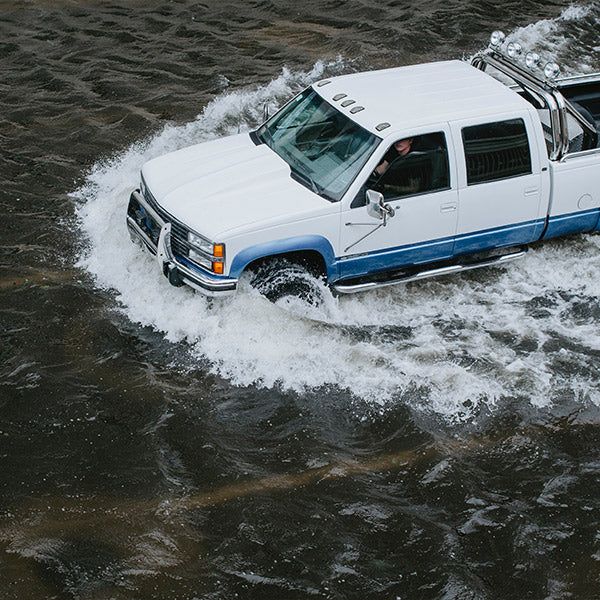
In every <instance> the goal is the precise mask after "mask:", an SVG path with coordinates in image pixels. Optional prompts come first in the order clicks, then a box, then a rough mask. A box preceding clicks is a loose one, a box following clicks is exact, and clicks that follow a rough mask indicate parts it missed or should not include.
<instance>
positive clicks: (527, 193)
mask: <svg viewBox="0 0 600 600" xmlns="http://www.w3.org/2000/svg"><path fill="white" fill-rule="evenodd" d="M539 191H540V188H527V189H526V190H525V191H524V192H523V195H524V196H535V195H537V194H538V192H539Z"/></svg>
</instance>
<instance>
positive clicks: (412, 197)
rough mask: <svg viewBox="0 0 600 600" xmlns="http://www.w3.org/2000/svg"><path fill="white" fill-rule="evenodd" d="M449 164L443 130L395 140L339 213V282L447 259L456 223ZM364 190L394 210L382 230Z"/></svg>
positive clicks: (455, 196)
mask: <svg viewBox="0 0 600 600" xmlns="http://www.w3.org/2000/svg"><path fill="white" fill-rule="evenodd" d="M407 139H409V142H410V143H408V144H407V142H406V140H407ZM407 146H409V151H408V152H406V147H407ZM395 148H398V150H397V151H396V150H395ZM452 164H453V161H452V162H451V161H449V160H448V146H447V142H446V133H445V132H443V131H441V132H435V133H431V134H425V135H419V136H415V137H412V138H404V139H402V140H401V139H397V140H395V141H394V144H392V145H391V146H390V148H389V150H388V151H387V152H386V153H385V154H384V155H383V157H382V159H381V162H380V164H379V165H378V166H377V168H376V169H375V171H374V172H373V174H372V175H371V176H370V177H369V179H368V180H367V181H366V182H365V184H364V185H363V187H362V188H361V190H360V191H359V193H358V195H357V196H356V197H355V198H354V200H353V202H352V203H351V204H350V205H349V206H348V207H347V208H346V209H345V210H343V211H342V213H341V236H340V241H341V247H340V251H341V255H340V260H339V263H338V264H339V277H340V278H342V279H347V278H350V277H359V276H361V275H366V274H372V273H376V272H382V271H389V270H394V269H398V268H401V267H404V266H409V265H415V264H419V263H426V262H432V261H437V260H443V259H445V258H449V257H451V256H452V253H453V246H454V236H455V233H456V227H457V219H458V193H457V190H456V186H455V185H454V186H453V185H452V182H454V181H456V177H455V172H454V168H453V166H451V165H452ZM453 188H454V189H453ZM367 189H374V190H376V191H379V192H381V193H382V194H383V196H384V199H385V201H386V203H388V204H389V205H390V206H391V207H392V208H393V209H394V211H395V215H394V216H393V217H391V218H388V219H387V220H386V224H385V226H383V222H382V220H381V219H378V218H375V217H372V216H370V215H369V214H368V212H367V207H366V203H365V192H366V190H367Z"/></svg>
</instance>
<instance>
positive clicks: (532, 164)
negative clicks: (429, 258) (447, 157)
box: [451, 112, 549, 255]
mask: <svg viewBox="0 0 600 600" xmlns="http://www.w3.org/2000/svg"><path fill="white" fill-rule="evenodd" d="M451 128H452V136H453V139H454V145H455V148H456V149H457V152H456V154H457V160H458V178H459V191H458V196H459V214H458V228H457V235H456V240H455V246H454V254H455V255H456V254H465V253H471V252H478V251H483V250H490V249H493V248H497V247H502V246H513V245H520V244H527V243H529V242H532V241H534V240H536V239H538V238H539V237H540V235H541V233H542V231H543V228H544V222H545V215H546V206H547V198H548V194H549V189H548V185H547V181H548V173H547V172H544V173H542V166H541V165H542V161H541V160H540V148H539V147H538V145H537V136H536V135H535V130H534V127H533V122H532V120H531V117H530V115H529V113H527V112H523V114H519V115H515V114H511V115H506V116H505V118H494V119H492V118H487V119H486V118H482V117H479V118H476V119H466V120H463V121H458V122H454V123H452V124H451ZM543 164H545V162H544V163H543ZM546 170H547V167H546Z"/></svg>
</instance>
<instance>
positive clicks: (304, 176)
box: [290, 167, 332, 201]
mask: <svg viewBox="0 0 600 600" xmlns="http://www.w3.org/2000/svg"><path fill="white" fill-rule="evenodd" d="M290 169H291V173H290V174H291V176H292V178H293V179H295V180H296V181H298V182H299V183H301V184H302V185H304V186H305V187H310V188H311V189H312V191H313V192H314V193H315V194H317V196H321V197H322V198H325V199H326V200H329V201H332V200H331V198H330V197H329V196H328V195H327V194H326V193H325V190H324V189H323V188H322V187H321V186H319V185H318V184H317V183H316V181H315V180H314V179H313V178H312V177H311V176H310V175H309V174H308V173H305V172H303V171H300V170H298V169H296V168H295V167H290ZM306 184H308V186H307V185H306Z"/></svg>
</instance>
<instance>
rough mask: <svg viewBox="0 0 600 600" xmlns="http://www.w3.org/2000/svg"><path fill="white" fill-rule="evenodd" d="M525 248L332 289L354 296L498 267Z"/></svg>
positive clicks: (521, 253) (523, 254) (335, 286)
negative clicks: (444, 276)
mask: <svg viewBox="0 0 600 600" xmlns="http://www.w3.org/2000/svg"><path fill="white" fill-rule="evenodd" d="M526 252H527V248H522V249H520V250H519V251H518V252H512V253H510V254H502V255H500V256H492V257H488V258H485V259H483V260H480V261H477V262H472V263H466V264H457V265H448V266H445V267H438V268H436V269H428V270H426V271H419V272H418V273H412V274H409V275H404V276H398V277H394V278H392V279H388V280H383V281H366V282H364V283H355V284H349V285H345V284H344V283H338V284H334V285H333V286H332V287H333V289H334V290H335V291H336V292H338V293H339V294H356V293H357V292H365V291H367V290H374V289H379V288H383V287H389V286H391V285H398V284H400V283H408V282H409V281H418V280H419V279H428V278H429V277H439V276H440V275H448V274H450V273H458V272H459V271H469V270H470V269H479V268H480V267H489V266H492V265H499V264H502V263H505V262H508V261H509V260H515V259H517V258H522V257H523V256H525V253H526Z"/></svg>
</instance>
